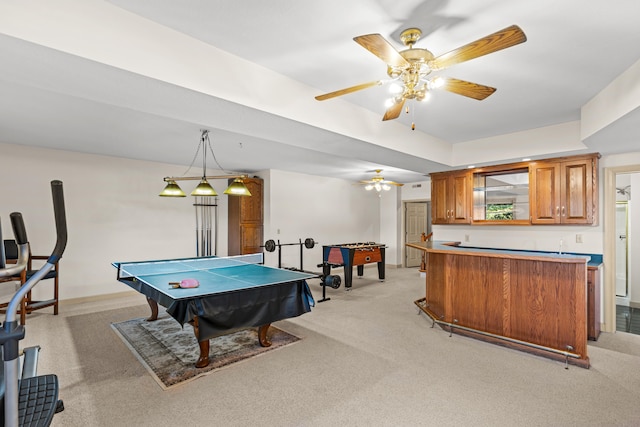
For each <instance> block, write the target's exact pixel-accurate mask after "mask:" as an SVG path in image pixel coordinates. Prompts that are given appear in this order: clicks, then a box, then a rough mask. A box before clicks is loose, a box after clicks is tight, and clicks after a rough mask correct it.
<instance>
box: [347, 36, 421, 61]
mask: <svg viewBox="0 0 640 427" xmlns="http://www.w3.org/2000/svg"><path fill="white" fill-rule="evenodd" d="M353 40H355V42H356V43H358V44H359V45H360V46H362V47H364V48H365V49H367V50H368V51H369V52H371V53H373V54H374V55H375V56H377V57H378V58H380V59H382V60H383V61H384V62H386V63H387V65H390V66H392V67H408V66H409V65H411V64H409V61H407V60H406V59H404V58H403V57H402V56H401V55H400V53H399V52H398V51H397V50H396V48H394V47H393V46H391V44H390V43H389V42H388V41H387V40H386V39H385V38H384V37H382V36H381V35H380V34H367V35H366V36H358V37H354V38H353Z"/></svg>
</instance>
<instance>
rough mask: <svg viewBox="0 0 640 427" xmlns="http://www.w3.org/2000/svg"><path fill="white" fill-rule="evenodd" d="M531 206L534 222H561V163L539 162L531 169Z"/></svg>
mask: <svg viewBox="0 0 640 427" xmlns="http://www.w3.org/2000/svg"><path fill="white" fill-rule="evenodd" d="M529 173H530V176H529V189H530V193H529V206H530V209H531V223H532V224H557V223H559V222H560V188H561V187H560V164H559V163H553V162H537V163H535V164H532V165H531V166H530V169H529Z"/></svg>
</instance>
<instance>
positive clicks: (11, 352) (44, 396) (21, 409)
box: [0, 180, 67, 427]
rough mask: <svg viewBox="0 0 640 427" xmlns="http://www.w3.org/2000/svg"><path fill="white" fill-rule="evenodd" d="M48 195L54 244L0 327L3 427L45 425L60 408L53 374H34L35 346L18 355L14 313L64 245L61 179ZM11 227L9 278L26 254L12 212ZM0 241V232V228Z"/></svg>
mask: <svg viewBox="0 0 640 427" xmlns="http://www.w3.org/2000/svg"><path fill="white" fill-rule="evenodd" d="M51 194H52V198H53V210H54V216H55V225H56V237H57V238H56V245H55V247H54V249H53V252H52V253H51V255H50V256H49V258H48V259H47V262H46V263H45V264H44V265H43V266H42V267H41V268H40V270H38V271H37V272H36V273H35V274H34V275H33V276H31V277H30V278H29V280H27V281H26V282H25V283H24V284H23V285H22V286H21V287H20V288H19V289H18V291H17V292H16V293H15V294H14V295H13V297H12V298H11V301H10V302H9V305H8V306H7V309H6V316H5V321H4V323H3V325H2V329H0V344H2V360H3V371H2V387H3V390H2V398H3V400H4V402H3V403H4V405H3V409H4V410H3V413H2V415H3V416H2V420H1V421H2V422H3V425H4V426H6V427H17V426H24V425H29V426H48V425H49V424H51V421H52V419H53V415H54V414H55V413H56V412H60V411H61V410H63V409H64V405H63V404H62V401H61V400H58V391H59V385H58V377H57V376H56V375H53V374H49V375H37V353H38V350H39V347H37V346H36V347H30V348H29V349H25V352H24V353H23V356H21V355H20V350H19V342H20V340H22V339H23V338H24V336H25V329H24V326H23V325H19V324H18V320H17V312H18V309H19V307H20V301H22V299H23V298H24V297H25V296H26V294H27V293H28V292H29V291H30V290H31V289H33V287H34V286H35V285H36V284H38V282H39V281H40V280H41V279H42V278H43V277H44V276H46V275H47V273H49V272H50V271H51V270H52V269H53V268H54V267H55V264H56V263H57V262H58V261H59V260H60V258H61V257H62V254H63V252H64V250H65V248H66V246H67V223H66V215H65V209H64V194H63V189H62V182H61V181H57V180H54V181H51ZM10 216H11V226H12V228H13V234H14V236H15V239H16V242H17V243H18V248H19V254H18V261H17V263H16V264H15V265H13V264H12V265H10V266H8V265H5V259H4V254H3V253H0V277H12V276H16V275H18V274H20V272H21V271H22V269H24V268H26V263H27V260H28V257H29V243H28V241H27V233H26V230H25V227H24V222H23V220H22V215H21V214H20V213H18V212H13V213H12V214H11V215H10ZM0 242H2V232H1V229H0ZM21 357H22V358H23V363H22V365H23V369H22V370H20V358H21Z"/></svg>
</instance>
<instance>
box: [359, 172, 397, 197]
mask: <svg viewBox="0 0 640 427" xmlns="http://www.w3.org/2000/svg"><path fill="white" fill-rule="evenodd" d="M374 172H375V173H376V174H375V175H374V176H373V177H372V178H371V179H368V180H363V181H359V182H357V183H356V184H359V185H364V189H365V190H367V191H371V190H373V189H375V190H376V191H378V192H380V191H382V190H385V191H389V190H391V186H392V185H395V186H396V187H402V186H403V185H404V184H400V183H398V182H394V181H389V180H386V179H384V177H383V176H382V175H380V172H382V169H376V170H375V171H374Z"/></svg>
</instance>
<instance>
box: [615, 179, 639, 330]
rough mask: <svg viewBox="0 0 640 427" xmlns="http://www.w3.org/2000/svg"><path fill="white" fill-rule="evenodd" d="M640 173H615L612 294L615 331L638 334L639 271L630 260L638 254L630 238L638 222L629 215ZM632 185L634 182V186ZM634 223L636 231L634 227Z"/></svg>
mask: <svg viewBox="0 0 640 427" xmlns="http://www.w3.org/2000/svg"><path fill="white" fill-rule="evenodd" d="M639 183H640V173H617V174H616V214H615V239H616V246H615V264H614V266H615V273H614V274H615V278H614V279H615V294H616V331H621V332H629V333H632V334H640V286H639V284H638V279H639V277H640V276H639V273H638V271H636V269H635V267H634V266H633V264H630V263H629V260H630V259H634V256H635V254H637V253H638V248H637V247H636V246H637V245H636V242H635V241H634V240H633V238H632V233H633V231H636V235H637V229H638V224H637V222H638V221H637V220H634V218H633V215H632V210H633V199H634V197H633V195H634V191H633V190H632V187H635V189H638V188H640V185H639ZM634 184H635V185H634ZM634 226H635V230H634Z"/></svg>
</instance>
